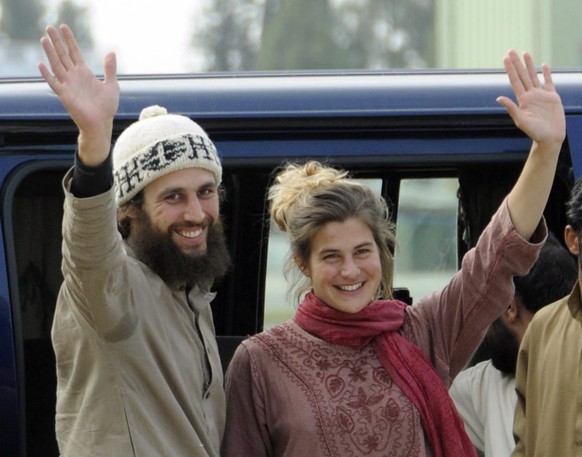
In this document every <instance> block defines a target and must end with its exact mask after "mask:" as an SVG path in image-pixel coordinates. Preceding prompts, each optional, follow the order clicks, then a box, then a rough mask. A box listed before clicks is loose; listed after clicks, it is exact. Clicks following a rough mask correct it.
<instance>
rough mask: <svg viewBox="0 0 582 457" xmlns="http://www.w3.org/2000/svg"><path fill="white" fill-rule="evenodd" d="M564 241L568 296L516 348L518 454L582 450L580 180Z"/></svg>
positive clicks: (541, 315) (538, 316) (571, 202)
mask: <svg viewBox="0 0 582 457" xmlns="http://www.w3.org/2000/svg"><path fill="white" fill-rule="evenodd" d="M566 222H567V225H566V228H565V230H564V239H565V241H566V247H567V248H568V250H569V251H570V252H571V253H572V254H574V255H575V256H577V257H578V268H577V282H576V284H575V286H574V288H573V289H572V291H571V293H570V295H568V296H566V297H564V298H562V299H561V300H559V301H557V302H555V303H553V304H551V305H550V306H546V307H545V308H544V309H543V310H541V311H540V312H539V313H537V314H536V315H535V317H534V319H532V322H531V324H530V326H529V327H528V330H527V332H526V333H525V335H524V337H523V341H522V345H521V346H520V349H519V355H518V358H517V369H516V389H517V398H518V401H517V406H516V410H515V421H514V428H513V432H514V435H515V439H516V447H515V450H514V452H513V454H512V456H514V457H521V456H534V455H535V456H539V457H544V456H547V457H554V456H574V455H576V456H577V455H581V451H582V427H581V423H582V422H581V421H582V388H581V385H582V358H581V354H582V289H581V286H580V284H581V283H580V280H581V279H582V249H581V246H582V179H580V178H579V179H578V180H577V181H576V183H575V184H574V187H573V188H572V191H571V193H570V200H569V201H568V203H567V205H566Z"/></svg>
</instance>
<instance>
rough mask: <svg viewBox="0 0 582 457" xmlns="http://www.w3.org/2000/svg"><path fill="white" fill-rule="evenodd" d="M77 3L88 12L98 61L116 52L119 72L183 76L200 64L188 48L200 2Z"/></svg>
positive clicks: (86, 0) (133, 0)
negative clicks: (87, 9)
mask: <svg viewBox="0 0 582 457" xmlns="http://www.w3.org/2000/svg"><path fill="white" fill-rule="evenodd" d="M76 1H77V3H78V4H80V5H86V6H87V7H88V8H89V14H90V17H91V24H92V35H93V38H94V40H95V45H96V48H97V49H96V52H97V53H100V54H101V56H100V59H101V60H100V62H102V56H103V55H105V53H106V52H107V51H115V52H116V54H117V61H118V69H119V72H120V73H176V72H177V73H181V72H185V71H188V70H192V69H193V67H196V66H197V65H198V63H197V62H198V61H197V58H196V56H195V55H194V52H192V51H191V50H190V49H189V45H190V42H191V40H192V34H193V30H194V26H195V21H196V17H197V16H198V17H199V16H200V14H201V11H202V6H201V5H202V0H76ZM51 2H54V4H57V3H58V0H51ZM194 70H196V68H194Z"/></svg>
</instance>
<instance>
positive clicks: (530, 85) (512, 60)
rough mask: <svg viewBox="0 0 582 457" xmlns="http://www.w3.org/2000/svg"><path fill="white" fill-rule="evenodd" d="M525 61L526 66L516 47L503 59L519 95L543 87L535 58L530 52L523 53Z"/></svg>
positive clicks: (512, 84) (506, 70)
mask: <svg viewBox="0 0 582 457" xmlns="http://www.w3.org/2000/svg"><path fill="white" fill-rule="evenodd" d="M523 62H524V63H525V66H524V64H523V63H522V61H521V59H520V57H519V55H518V54H517V52H516V51H515V50H514V49H510V50H509V52H508V53H507V55H506V56H505V58H504V59H503V66H504V67H505V72H506V73H507V76H508V77H509V81H510V83H511V87H512V88H513V91H514V92H515V95H516V96H517V97H519V96H520V95H522V94H523V93H524V92H525V91H529V90H531V89H534V88H542V84H541V83H540V80H539V78H538V74H537V71H536V67H535V64H534V61H533V58H532V57H531V55H530V54H529V53H528V52H524V53H523Z"/></svg>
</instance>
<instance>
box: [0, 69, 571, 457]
mask: <svg viewBox="0 0 582 457" xmlns="http://www.w3.org/2000/svg"><path fill="white" fill-rule="evenodd" d="M554 81H555V84H556V87H557V89H558V91H559V93H560V95H561V97H562V100H563V103H564V106H565V109H566V115H567V125H568V136H567V141H566V142H565V143H564V146H563V149H562V153H561V157H560V164H559V166H558V173H557V175H556V178H555V182H554V186H553V189H552V194H551V196H550V200H549V202H548V205H547V208H546V218H547V221H548V226H549V227H550V229H551V230H553V231H555V232H556V234H557V235H558V237H559V238H561V234H562V231H563V226H564V202H565V200H566V199H567V197H568V193H569V190H570V188H571V186H572V184H573V180H574V178H575V177H576V176H578V175H580V172H581V171H582V75H580V74H574V73H559V72H555V73H554ZM121 93H122V99H121V105H120V110H119V115H118V116H117V118H116V122H115V126H114V137H115V136H116V135H118V134H119V133H120V132H121V131H122V130H123V129H124V128H125V127H126V126H127V125H128V124H129V123H131V122H133V121H135V120H136V119H137V117H138V115H139V112H140V110H141V109H142V108H143V107H145V106H147V105H151V104H159V105H163V106H165V107H166V108H167V109H168V111H170V112H177V113H181V114H185V115H187V116H190V117H192V118H193V119H195V120H196V121H197V122H199V123H200V124H201V125H202V126H203V127H204V128H205V129H206V130H207V131H208V133H209V134H210V136H211V137H212V138H213V140H214V141H215V143H216V145H217V147H218V149H219V153H220V154H221V156H222V159H223V165H224V175H225V176H224V185H225V190H226V194H227V198H226V202H225V205H224V206H223V214H224V218H225V223H226V227H227V234H228V239H229V244H230V250H231V252H232V258H233V267H232V269H231V271H230V273H229V275H228V276H227V277H226V278H225V279H224V280H223V281H222V282H221V283H220V284H218V285H217V291H218V296H217V299H216V301H215V303H213V310H214V317H215V325H216V330H217V334H218V337H219V343H220V347H221V351H222V355H223V362H224V366H225V367H226V365H227V364H228V360H229V358H230V355H231V354H232V351H233V349H234V348H235V347H236V345H237V344H238V342H240V340H241V339H242V338H244V337H246V336H248V335H250V334H253V333H256V332H258V331H260V330H262V329H263V328H265V327H267V326H269V325H272V324H273V323H276V322H277V321H280V320H282V319H284V318H285V316H286V314H285V313H288V311H289V307H288V306H287V305H283V306H278V305H279V304H282V302H283V301H284V300H285V298H284V294H280V295H277V294H278V293H279V292H281V289H282V288H284V286H283V284H284V281H282V280H281V277H282V273H281V270H280V268H279V266H280V262H279V257H282V256H284V254H285V246H284V245H282V244H281V243H280V240H279V238H278V236H277V234H276V233H274V231H273V230H271V228H270V226H269V219H268V215H267V212H266V204H265V201H266V200H265V192H266V189H267V187H268V185H269V182H270V179H271V176H272V173H273V170H274V169H275V168H277V167H278V166H280V165H281V164H283V163H284V162H287V161H297V160H305V159H307V158H316V159H318V160H321V161H324V162H329V163H332V164H335V165H338V166H341V167H343V168H346V169H348V170H349V171H350V172H351V173H352V174H353V175H354V176H356V177H357V178H359V179H362V180H366V181H368V182H370V183H371V185H374V186H375V188H376V189H377V190H378V192H381V193H382V194H383V195H384V196H385V197H386V198H387V200H388V201H389V202H390V205H391V209H392V211H393V214H394V218H395V219H396V220H397V224H398V225H397V238H398V240H399V241H398V243H400V244H401V245H406V243H410V244H411V246H412V248H411V249H410V250H411V251H412V254H413V255H412V257H410V258H405V257H402V258H401V257H399V255H400V254H399V253H398V252H396V269H397V272H396V273H397V274H396V279H395V281H396V283H395V286H396V287H398V288H399V291H400V293H402V294H403V295H402V297H403V298H404V299H406V300H408V301H412V300H414V299H415V298H420V296H419V295H421V294H423V293H425V291H424V290H423V289H422V287H428V288H431V287H438V285H439V284H440V282H439V281H441V282H442V281H445V280H446V278H448V277H450V276H449V275H450V274H452V273H451V272H452V271H454V270H455V269H456V268H457V266H458V265H459V260H460V258H461V257H462V255H463V254H464V252H466V250H467V249H468V248H469V247H471V246H472V245H473V244H474V243H475V241H476V239H477V237H478V235H479V234H480V232H481V230H482V229H483V227H484V225H485V224H486V223H487V222H488V220H489V218H490V216H491V214H492V213H493V211H494V210H495V208H496V207H497V206H498V205H499V203H500V201H501V199H502V198H503V196H504V195H505V194H506V193H507V192H508V191H509V189H510V188H511V186H512V185H513V183H514V182H515V179H516V177H517V174H518V173H519V171H520V170H521V166H522V164H523V162H524V160H525V158H526V156H527V153H528V151H529V147H530V140H529V139H528V138H527V137H525V136H524V135H523V134H522V133H521V132H520V131H519V130H518V129H516V128H515V126H514V125H513V122H512V121H511V119H510V118H509V116H508V115H507V113H506V112H505V110H504V109H503V108H502V107H501V106H499V105H498V104H497V103H496V102H495V99H496V97H497V96H498V95H502V94H504V95H510V94H511V93H512V92H511V88H510V86H509V83H508V81H507V77H506V75H505V74H503V73H501V72H487V73H465V74H459V73H341V74H340V73H333V74H331V73H325V74H324V73H319V74H279V75H267V74H255V75H228V76H226V75H225V76H220V75H213V76H183V77H142V78H132V79H122V80H121ZM76 136H77V130H76V127H75V126H74V124H73V123H72V122H71V120H70V119H69V117H68V115H67V113H66V112H65V111H64V110H63V108H62V106H61V104H60V102H59V101H58V100H57V98H56V97H55V96H54V94H53V93H52V92H51V91H50V89H49V88H48V86H47V85H46V84H45V83H44V82H42V81H40V80H11V81H0V192H1V193H0V196H1V200H0V203H1V224H2V230H1V231H0V454H1V455H3V456H4V455H6V456H10V457H12V456H14V457H24V456H28V457H32V456H43V457H50V456H56V455H58V450H57V448H56V440H55V436H54V410H55V392H56V376H55V360H54V354H53V352H52V347H51V343H50V328H51V322H52V317H53V312H54V306H55V300H56V295H57V293H58V289H59V286H60V283H61V281H62V276H61V272H60V262H61V251H60V249H61V246H60V244H61V217H62V203H63V195H62V190H61V179H62V177H63V174H64V173H65V171H66V170H67V169H68V168H69V167H70V166H71V165H72V160H73V153H74V151H75V147H76ZM427 215H428V216H427ZM426 217H430V221H429V222H427V220H426ZM441 239H444V240H447V241H446V242H441V241H439V240H441ZM431 241H434V243H432V244H431ZM427 259H433V260H434V261H432V263H431V262H429V261H428V260H427ZM419 272H420V273H422V274H425V275H426V276H424V278H425V279H423V280H422V281H417V282H418V284H416V283H414V280H413V277H417V276H418V274H419ZM279 302H281V303H279Z"/></svg>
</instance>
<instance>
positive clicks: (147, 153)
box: [113, 105, 222, 206]
mask: <svg viewBox="0 0 582 457" xmlns="http://www.w3.org/2000/svg"><path fill="white" fill-rule="evenodd" d="M184 168H204V169H206V170H208V171H211V172H212V173H214V176H215V178H216V183H217V184H220V182H221V180H222V166H221V164H220V159H219V158H218V154H217V151H216V147H215V146H214V144H213V143H212V141H210V138H208V135H207V134H206V132H205V131H204V130H203V129H202V127H200V126H199V125H198V124H197V123H196V122H194V121H192V120H191V119H190V118H188V117H186V116H180V115H177V114H168V111H167V110H166V108H163V107H161V106H158V105H153V106H148V107H147V108H144V109H143V110H142V112H141V113H140V115H139V120H138V121H137V122H134V123H133V124H131V125H130V126H129V127H128V128H127V129H125V130H124V131H123V132H122V133H121V135H119V138H118V139H117V141H116V143H115V146H114V147H113V179H114V182H115V190H116V198H117V204H118V206H121V205H123V204H124V203H127V202H128V201H129V200H131V199H132V198H133V197H135V195H136V194H137V193H138V192H139V191H141V190H142V189H143V188H144V187H145V186H147V185H148V184H149V183H151V182H152V181H155V180H156V179H158V178H160V177H162V176H164V175H167V174H168V173H171V172H173V171H177V170H182V169H184Z"/></svg>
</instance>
